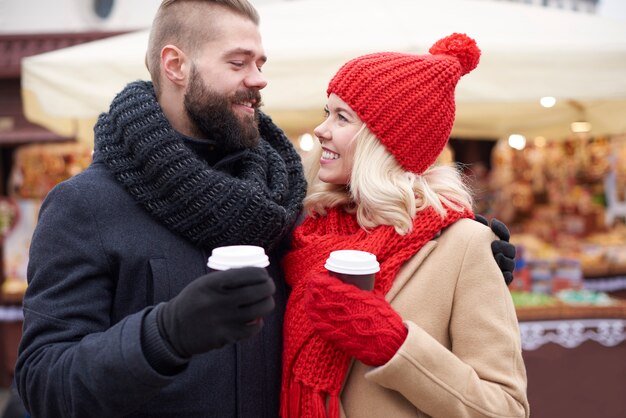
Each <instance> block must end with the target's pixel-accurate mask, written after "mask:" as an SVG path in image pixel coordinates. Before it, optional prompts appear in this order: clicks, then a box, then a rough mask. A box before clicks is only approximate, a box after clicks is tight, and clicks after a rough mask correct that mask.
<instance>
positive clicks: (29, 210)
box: [1, 199, 41, 302]
mask: <svg viewBox="0 0 626 418" xmlns="http://www.w3.org/2000/svg"><path fill="white" fill-rule="evenodd" d="M17 206H18V208H19V220H18V222H17V224H16V225H15V227H14V228H13V229H12V230H11V232H10V233H9V234H7V236H6V237H5V238H4V242H3V245H4V251H3V253H2V256H3V264H4V281H3V282H2V288H1V292H2V300H3V301H5V302H19V301H21V300H22V296H23V295H24V291H25V290H26V268H27V266H28V249H29V248H30V241H31V237H32V235H33V232H34V231H35V225H36V224H37V215H38V214H39V207H40V206H41V200H40V199H18V200H17Z"/></svg>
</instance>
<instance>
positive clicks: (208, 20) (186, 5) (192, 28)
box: [146, 0, 260, 97]
mask: <svg viewBox="0 0 626 418" xmlns="http://www.w3.org/2000/svg"><path fill="white" fill-rule="evenodd" d="M207 7H208V8H207ZM219 7H221V8H222V9H226V10H230V11H231V12H233V13H236V14H238V15H240V16H243V17H245V18H248V19H250V21H251V22H253V23H254V24H255V25H257V26H258V25H259V20H260V19H259V14H258V12H257V11H256V9H255V8H254V6H253V5H252V4H250V3H249V2H248V1H247V0H163V2H162V3H161V5H160V6H159V9H158V10H157V13H156V16H155V17H154V20H153V21H152V27H151V29H150V38H149V40H148V51H147V53H146V67H147V68H148V71H149V72H150V77H151V79H152V84H153V85H154V90H155V92H156V94H157V97H158V96H159V92H160V87H161V78H160V77H161V71H160V67H161V49H163V47H164V46H165V45H167V44H173V45H176V46H178V47H179V48H181V49H183V50H185V51H187V53H188V54H194V53H195V52H196V51H198V50H199V48H200V46H201V44H202V43H203V42H205V41H207V40H210V39H211V38H212V36H214V35H213V32H212V30H213V25H214V22H215V19H219V16H216V13H215V10H216V8H219Z"/></svg>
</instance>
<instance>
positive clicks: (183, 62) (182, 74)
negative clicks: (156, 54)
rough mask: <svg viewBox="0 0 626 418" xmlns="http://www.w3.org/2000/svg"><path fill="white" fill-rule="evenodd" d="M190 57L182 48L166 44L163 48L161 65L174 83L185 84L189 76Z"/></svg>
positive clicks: (166, 75)
mask: <svg viewBox="0 0 626 418" xmlns="http://www.w3.org/2000/svg"><path fill="white" fill-rule="evenodd" d="M189 64H190V63H189V59H188V57H187V55H185V53H184V52H183V51H181V50H180V48H178V47H176V46H174V45H165V46H164V47H163V49H161V65H162V66H163V72H164V74H165V77H167V79H168V80H170V81H171V82H172V83H174V84H177V85H179V86H185V85H186V83H187V78H188V76H189V67H190V66H189Z"/></svg>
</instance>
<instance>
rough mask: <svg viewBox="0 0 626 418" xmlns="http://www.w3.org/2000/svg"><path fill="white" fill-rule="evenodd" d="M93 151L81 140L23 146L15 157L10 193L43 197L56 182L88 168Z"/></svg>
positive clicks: (24, 196) (37, 197)
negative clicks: (80, 141) (79, 141)
mask: <svg viewBox="0 0 626 418" xmlns="http://www.w3.org/2000/svg"><path fill="white" fill-rule="evenodd" d="M91 154H92V149H91V147H89V146H87V145H86V144H82V143H78V142H69V143H60V144H32V145H25V146H22V147H20V148H19V149H17V150H16V154H15V157H14V158H15V161H14V164H13V170H12V172H11V179H10V181H9V189H10V193H11V194H12V195H13V196H14V197H16V198H33V199H41V198H43V197H45V195H46V194H48V192H49V191H50V189H52V188H53V187H54V186H55V185H56V184H57V183H60V182H61V181H63V180H65V179H67V178H69V177H71V176H73V175H75V174H78V173H80V172H81V171H82V170H84V169H85V168H87V166H88V165H89V163H91Z"/></svg>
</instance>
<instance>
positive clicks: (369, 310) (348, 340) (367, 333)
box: [305, 275, 407, 366]
mask: <svg viewBox="0 0 626 418" xmlns="http://www.w3.org/2000/svg"><path fill="white" fill-rule="evenodd" d="M308 290H309V291H308V294H307V295H306V297H305V304H306V306H307V312H308V314H309V318H310V319H311V323H312V324H313V326H314V327H315V330H316V331H317V333H318V334H319V335H320V336H321V337H322V338H323V339H325V340H326V341H330V342H331V343H333V344H334V345H336V346H337V347H339V348H340V349H341V350H342V351H344V352H345V353H346V354H348V355H350V356H351V357H354V358H356V359H358V360H359V361H361V362H363V363H365V364H367V365H369V366H380V365H383V364H385V363H387V362H388V361H389V360H390V359H391V358H392V357H393V356H394V355H395V354H396V352H397V351H398V349H399V348H400V346H401V345H402V343H404V340H405V339H406V335H407V330H406V328H405V327H404V324H403V323H402V318H401V317H400V315H398V313H397V312H396V311H395V310H394V309H393V308H392V307H391V305H390V304H389V302H387V301H386V300H385V298H383V297H382V296H381V295H378V294H375V293H371V292H366V291H363V290H361V289H359V288H357V287H355V286H353V285H350V284H345V283H343V282H341V281H339V280H337V279H336V278H333V277H330V276H326V275H321V276H318V277H314V278H312V280H311V281H310V283H309V286H308Z"/></svg>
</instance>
